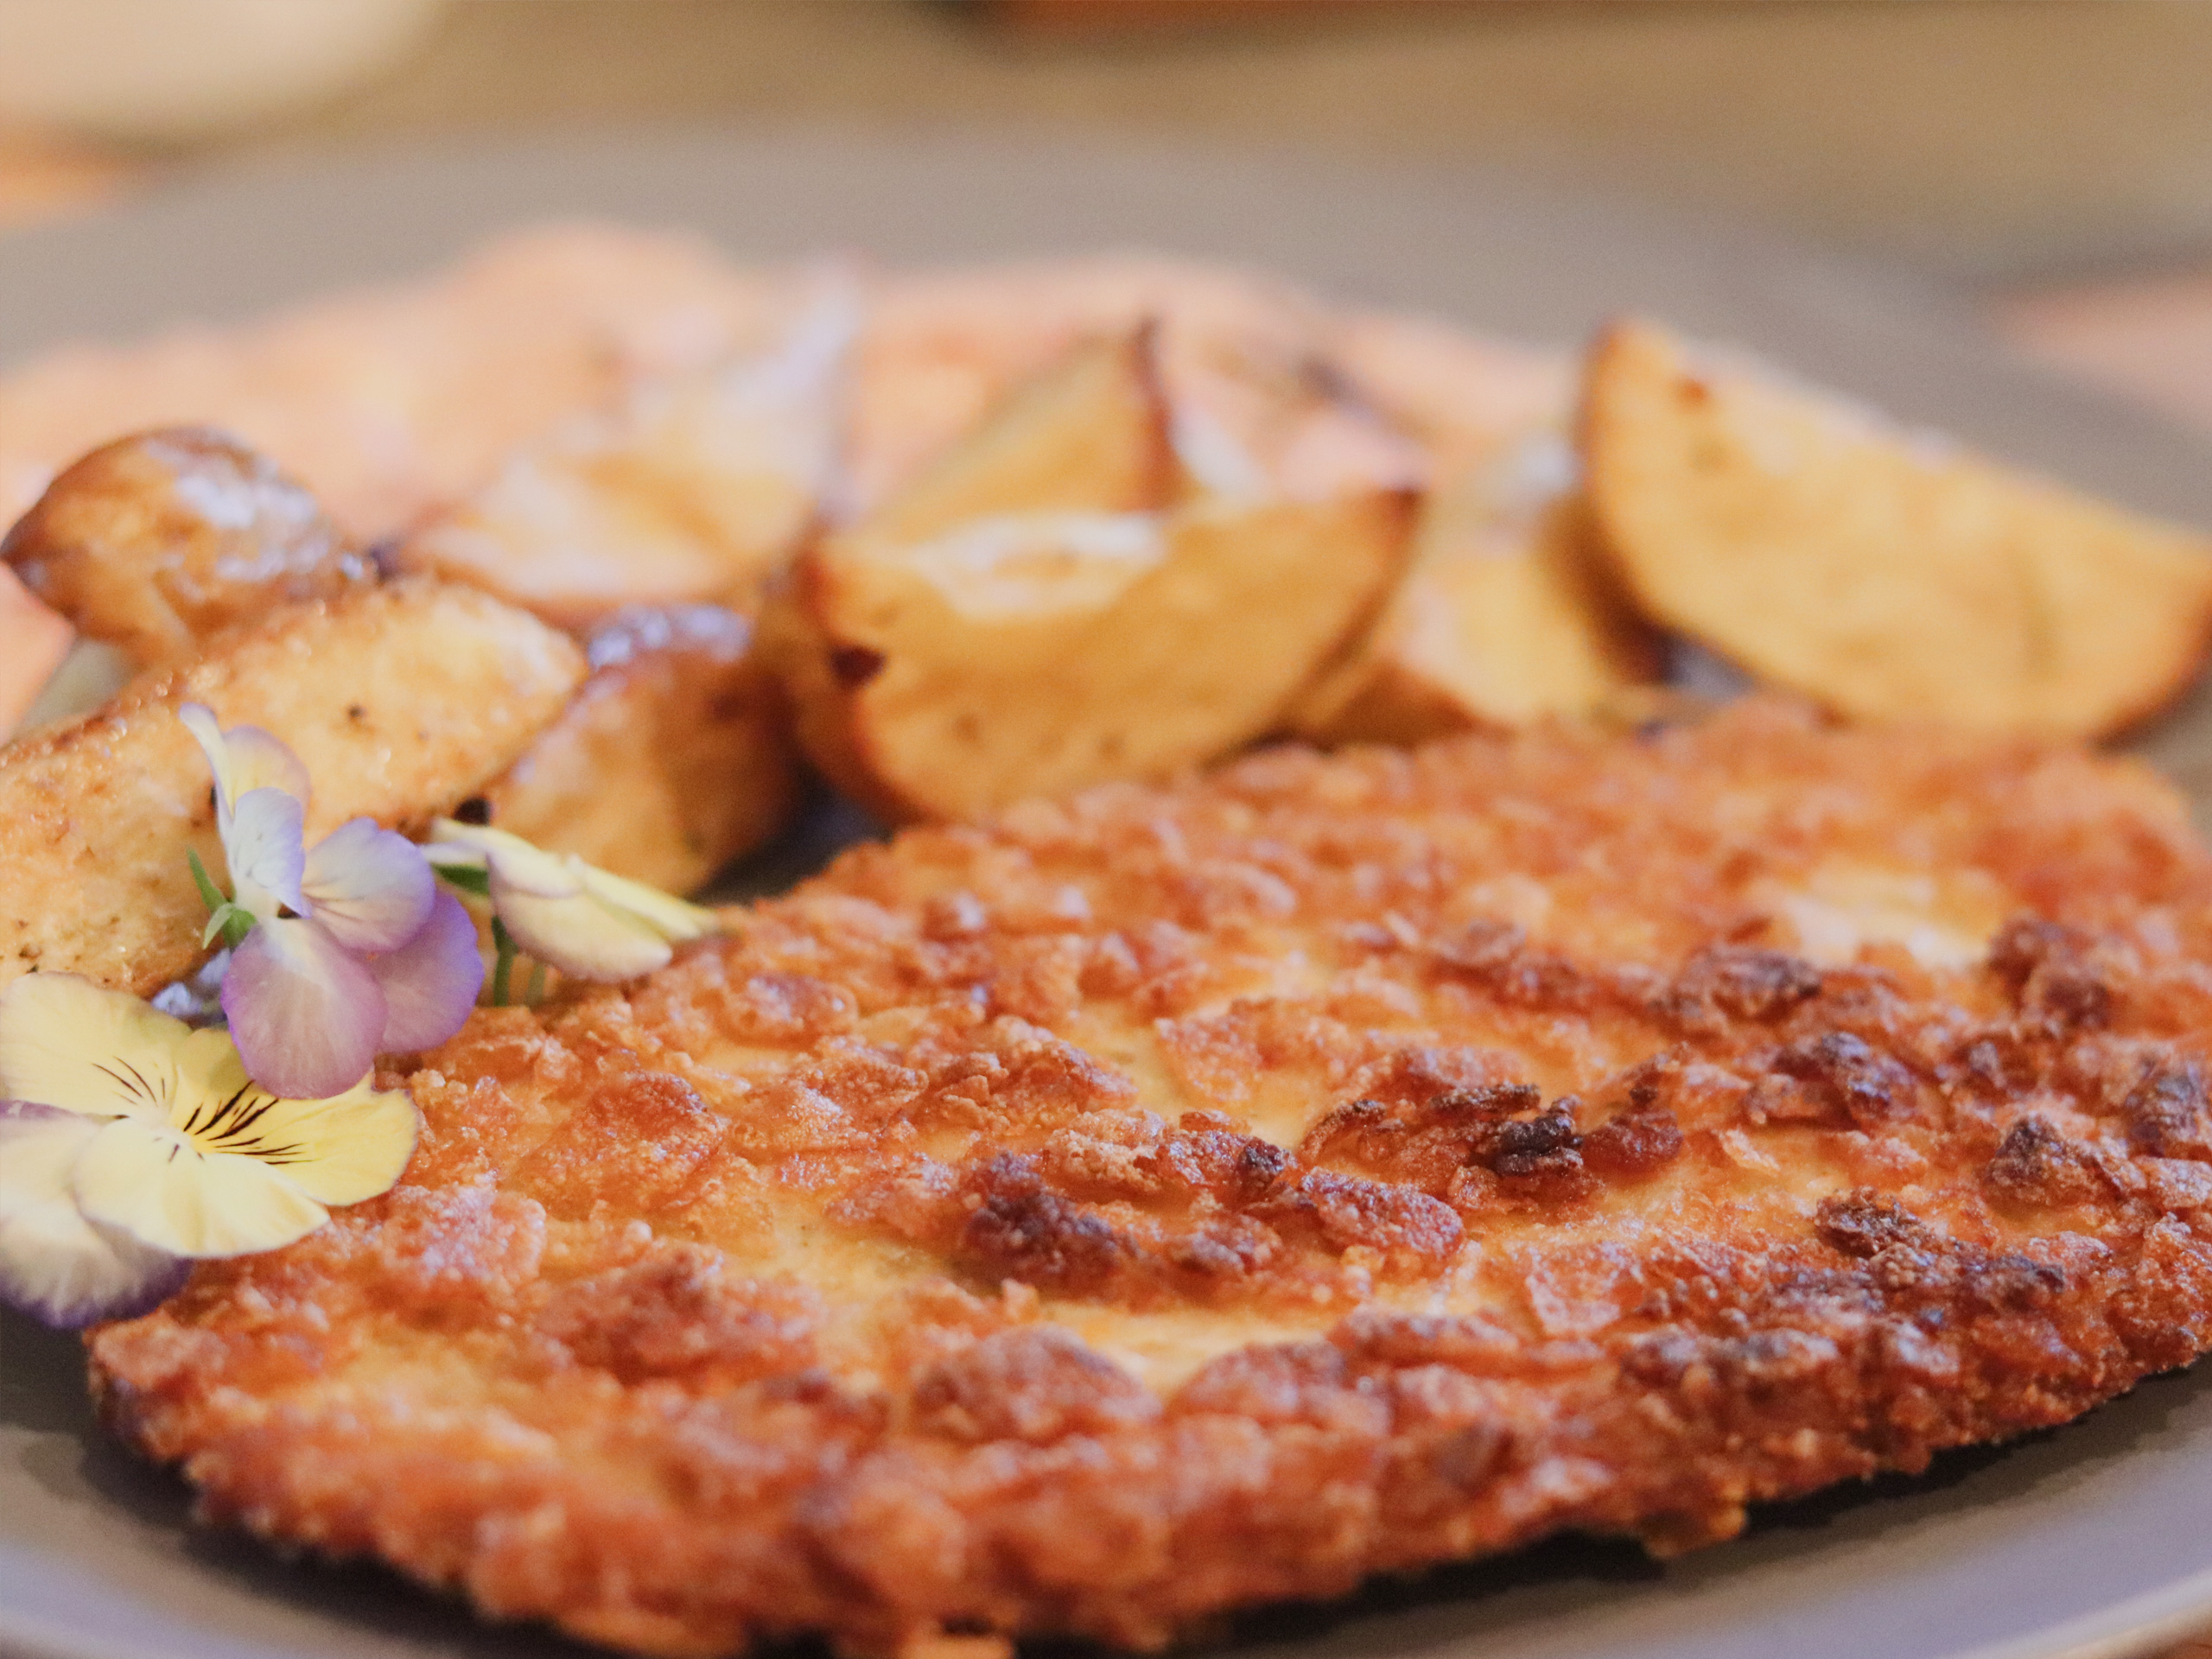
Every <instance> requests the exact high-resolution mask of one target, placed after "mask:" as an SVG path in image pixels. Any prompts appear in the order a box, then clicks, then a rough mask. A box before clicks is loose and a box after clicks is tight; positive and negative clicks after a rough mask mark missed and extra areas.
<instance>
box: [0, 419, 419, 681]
mask: <svg viewBox="0 0 2212 1659" xmlns="http://www.w3.org/2000/svg"><path fill="white" fill-rule="evenodd" d="M0 558H4V559H5V560H6V561H7V563H9V565H10V567H12V568H13V569H14V570H15V572H16V575H18V576H20V577H22V582H23V585H24V586H25V587H26V588H29V589H30V591H31V592H32V593H33V594H36V595H37V596H38V597H39V598H40V599H41V601H44V602H45V603H46V604H48V605H50V606H52V607H54V609H55V610H56V611H58V612H60V613H61V614H62V615H63V616H65V617H67V619H68V620H69V621H70V622H71V623H72V624H73V625H74V626H75V627H76V630H77V632H79V633H80V634H83V635H85V636H86V638H88V639H97V640H99V641H100V642H101V643H103V644H105V645H113V646H115V647H116V648H118V650H120V651H122V652H124V654H125V655H126V656H128V657H129V658H130V660H131V661H132V662H134V663H135V664H137V665H138V666H139V667H141V668H158V667H162V666H163V665H165V664H169V663H173V662H181V661H182V660H183V659H185V658H188V657H191V656H194V655H195V654H196V653H197V652H199V650H200V645H202V643H203V642H204V641H206V640H207V639H209V638H211V637H212V636H213V635H214V634H217V633H219V632H222V631H223V630H224V629H225V628H230V627H236V626H238V625H240V624H241V623H250V622H255V621H257V620H260V619H261V618H262V617H263V616H264V615H266V614H267V613H268V612H269V610H270V607H272V606H276V605H282V604H286V603H290V602H295V601H305V600H314V599H331V598H334V597H336V596H337V595H338V594H342V593H344V592H346V590H347V589H349V588H355V587H359V586H361V585H363V584H365V583H367V582H373V581H374V580H375V578H376V569H375V566H374V564H373V563H372V561H370V560H369V559H367V558H365V557H364V556H361V555H359V554H358V553H356V552H354V551H353V550H352V549H351V548H350V547H348V546H347V545H346V537H345V536H344V535H343V534H342V533H341V532H340V530H339V529H338V526H337V525H335V524H333V523H331V521H330V519H329V518H328V517H327V515H326V514H325V513H324V512H323V511H322V509H321V506H320V505H317V503H316V501H315V498H314V497H313V496H312V495H310V494H308V492H307V491H306V490H305V489H304V488H302V486H300V485H298V484H297V483H295V482H294V481H293V480H291V479H289V478H288V477H286V476H285V474H283V472H281V471H280V470H278V468H277V465H276V463H275V462H273V461H270V460H269V458H268V457H267V456H265V455H263V454H259V453H258V452H257V451H255V450H252V449H249V448H246V447H245V445H244V444H242V443H240V442H238V440H236V439H235V438H232V437H230V436H228V435H226V434H224V433H220V432H215V431H211V430H209V429H206V428H204V427H168V428H163V429H159V430H156V431H152V432H141V433H137V434H136V435H132V436H130V437H127V438H118V439H117V440H116V441H115V442H113V443H111V444H106V445H104V446H103V447H101V448H98V449H95V450H93V451H92V454H88V455H86V457H85V458H84V459H83V460H81V461H78V462H76V463H75V464H74V465H73V466H72V467H68V468H67V469H66V470H64V471H63V472H62V473H61V474H60V475H59V476H57V477H56V478H55V479H54V482H53V483H52V484H51V485H49V486H48V487H47V491H46V493H45V494H44V495H42V496H41V497H40V498H39V500H38V502H37V504H36V505H34V506H33V507H32V508H31V510H30V511H29V512H27V513H25V514H24V515H23V517H22V518H21V519H20V520H19V521H17V523H16V527H15V528H14V529H13V530H11V531H9V532H8V534H7V537H6V538H5V539H4V540H0Z"/></svg>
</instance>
